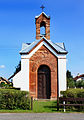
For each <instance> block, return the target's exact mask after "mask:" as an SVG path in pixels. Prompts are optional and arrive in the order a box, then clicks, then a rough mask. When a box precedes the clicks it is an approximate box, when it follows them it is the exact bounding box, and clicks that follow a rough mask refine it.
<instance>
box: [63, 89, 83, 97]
mask: <svg viewBox="0 0 84 120" xmlns="http://www.w3.org/2000/svg"><path fill="white" fill-rule="evenodd" d="M61 95H63V97H74V98H77V97H81V98H84V89H80V88H77V89H68V90H66V91H61Z"/></svg>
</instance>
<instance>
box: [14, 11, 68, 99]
mask: <svg viewBox="0 0 84 120" xmlns="http://www.w3.org/2000/svg"><path fill="white" fill-rule="evenodd" d="M35 23H36V40H35V41H34V42H33V43H31V44H28V43H23V44H22V49H21V51H20V55H21V71H20V72H18V73H17V74H16V75H15V76H14V77H13V86H14V87H16V88H20V89H21V90H23V91H29V93H30V95H31V96H33V97H34V98H35V99H57V96H58V95H59V96H60V91H65V90H66V55H67V51H66V49H65V46H64V43H53V42H52V41H51V40H50V17H49V16H47V15H46V14H45V13H44V12H42V13H41V14H40V15H39V16H36V17H35ZM41 27H44V28H45V33H44V34H41V31H40V29H41Z"/></svg>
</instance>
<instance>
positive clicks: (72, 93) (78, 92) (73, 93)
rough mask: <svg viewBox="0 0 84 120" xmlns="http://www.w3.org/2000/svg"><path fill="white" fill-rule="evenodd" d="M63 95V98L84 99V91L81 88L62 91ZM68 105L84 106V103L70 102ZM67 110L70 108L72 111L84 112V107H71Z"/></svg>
mask: <svg viewBox="0 0 84 120" xmlns="http://www.w3.org/2000/svg"><path fill="white" fill-rule="evenodd" d="M61 95H63V97H66V98H84V89H80V88H77V89H68V90H66V91H61ZM68 104H84V102H82V101H77V102H76V101H71V102H68ZM66 108H69V109H71V110H78V111H81V110H84V106H80V107H79V106H75V107H73V106H71V107H66Z"/></svg>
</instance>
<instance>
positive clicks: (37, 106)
mask: <svg viewBox="0 0 84 120" xmlns="http://www.w3.org/2000/svg"><path fill="white" fill-rule="evenodd" d="M56 105H57V104H56V101H33V110H0V113H4V112H10V113H24V112H29V113H32V112H34V113H42V112H57V108H56Z"/></svg>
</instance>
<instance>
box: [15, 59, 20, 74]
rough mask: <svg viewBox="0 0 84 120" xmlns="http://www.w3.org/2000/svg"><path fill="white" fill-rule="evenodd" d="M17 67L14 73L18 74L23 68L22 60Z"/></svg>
mask: <svg viewBox="0 0 84 120" xmlns="http://www.w3.org/2000/svg"><path fill="white" fill-rule="evenodd" d="M15 68H16V70H15V72H14V74H17V73H18V72H19V71H20V70H21V61H20V62H19V64H18V65H17V66H16V67H15Z"/></svg>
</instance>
